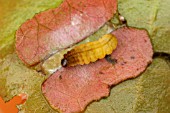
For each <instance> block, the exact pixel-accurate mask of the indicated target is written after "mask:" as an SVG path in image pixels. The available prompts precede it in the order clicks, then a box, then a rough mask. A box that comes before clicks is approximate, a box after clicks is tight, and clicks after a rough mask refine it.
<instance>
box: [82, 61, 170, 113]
mask: <svg viewBox="0 0 170 113" xmlns="http://www.w3.org/2000/svg"><path fill="white" fill-rule="evenodd" d="M169 74H170V62H169V61H167V60H166V59H164V58H156V59H155V60H154V61H153V63H152V64H151V65H150V66H149V67H148V69H147V70H146V71H145V72H144V73H143V74H142V75H141V76H139V77H138V78H135V79H132V80H127V81H125V82H123V83H120V84H119V85H116V86H115V87H113V88H112V90H111V93H110V96H109V97H108V98H106V99H102V100H100V101H98V102H94V103H92V104H90V105H89V106H88V107H87V110H86V112H85V113H139V112H140V113H168V112H169V111H170V107H169V102H170V93H168V92H170V87H169V83H170V76H169Z"/></svg>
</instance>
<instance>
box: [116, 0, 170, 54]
mask: <svg viewBox="0 0 170 113" xmlns="http://www.w3.org/2000/svg"><path fill="white" fill-rule="evenodd" d="M169 8H170V0H119V5H118V10H119V12H120V13H121V15H123V16H124V17H125V18H126V19H127V22H128V25H129V26H133V27H137V28H145V29H147V30H148V32H149V34H150V37H151V40H152V43H153V47H154V50H155V52H164V53H168V54H170V47H169V46H170V13H169V10H168V9H169Z"/></svg>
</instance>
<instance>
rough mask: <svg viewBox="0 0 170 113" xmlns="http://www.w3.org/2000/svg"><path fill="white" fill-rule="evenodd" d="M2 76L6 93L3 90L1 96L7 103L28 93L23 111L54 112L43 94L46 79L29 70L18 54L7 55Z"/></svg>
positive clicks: (2, 66)
mask: <svg viewBox="0 0 170 113" xmlns="http://www.w3.org/2000/svg"><path fill="white" fill-rule="evenodd" d="M0 75H1V77H0V80H5V82H3V83H0V86H1V85H3V89H4V91H5V92H4V91H2V90H1V91H0V92H1V93H0V94H1V95H0V96H3V97H4V99H5V101H8V100H9V99H11V98H12V97H13V96H15V95H17V94H19V93H26V94H28V100H27V101H26V103H25V104H24V105H22V106H20V108H22V109H21V110H22V111H25V112H26V113H34V112H35V113H47V112H48V113H53V112H54V111H53V109H52V108H51V107H49V105H48V103H47V102H46V100H45V98H44V97H43V95H42V93H41V84H42V82H43V81H44V80H45V79H46V77H45V76H43V75H41V74H39V73H38V72H36V71H35V70H32V69H29V68H27V67H26V66H25V65H24V64H23V63H21V61H20V60H19V59H18V57H17V55H16V54H11V55H7V56H6V57H5V58H4V59H2V60H1V61H0ZM2 93H3V94H5V95H2Z"/></svg>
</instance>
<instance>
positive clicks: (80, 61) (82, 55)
mask: <svg viewBox="0 0 170 113" xmlns="http://www.w3.org/2000/svg"><path fill="white" fill-rule="evenodd" d="M116 47H117V39H116V37H115V36H114V35H112V34H106V35H104V36H103V37H101V38H100V39H99V40H97V41H94V42H88V43H85V44H81V45H79V46H76V47H75V48H73V49H72V50H71V51H68V52H67V54H65V55H64V59H63V60H62V62H61V64H62V66H75V65H84V64H89V63H90V62H95V61H96V60H98V59H102V58H104V57H105V56H106V55H109V54H111V53H112V52H113V50H114V49H116Z"/></svg>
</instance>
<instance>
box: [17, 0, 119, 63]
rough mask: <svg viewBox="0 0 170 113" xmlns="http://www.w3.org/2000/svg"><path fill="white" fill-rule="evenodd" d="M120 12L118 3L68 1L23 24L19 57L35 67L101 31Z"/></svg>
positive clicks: (20, 29) (105, 0)
mask: <svg viewBox="0 0 170 113" xmlns="http://www.w3.org/2000/svg"><path fill="white" fill-rule="evenodd" d="M116 10H117V0H65V1H64V2H63V3H62V4H61V5H60V7H58V8H56V9H50V10H48V11H44V12H41V13H39V14H36V15H35V16H34V17H33V18H32V19H30V20H28V21H26V22H25V23H24V24H22V25H21V27H20V28H19V30H18V31H17V32H16V51H17V54H18V56H19V58H20V59H21V60H22V61H23V62H25V63H26V64H27V65H35V64H36V63H39V62H40V61H41V60H43V59H44V58H45V57H47V56H48V55H49V54H52V53H53V52H56V51H59V50H62V49H64V48H67V47H69V46H71V45H73V44H75V43H77V42H79V41H81V40H82V39H84V38H85V37H87V36H89V35H90V34H92V33H94V32H95V31H97V30H98V29H99V28H100V27H101V26H103V25H104V24H105V22H107V21H108V20H109V19H111V17H112V16H113V14H114V13H115V12H116Z"/></svg>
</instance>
